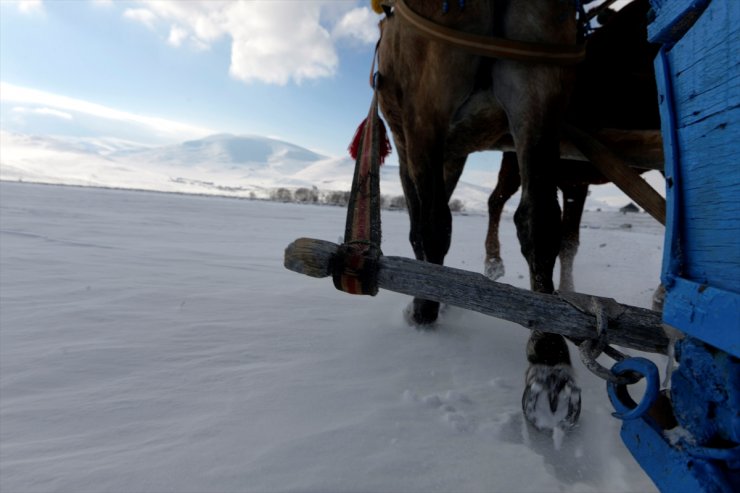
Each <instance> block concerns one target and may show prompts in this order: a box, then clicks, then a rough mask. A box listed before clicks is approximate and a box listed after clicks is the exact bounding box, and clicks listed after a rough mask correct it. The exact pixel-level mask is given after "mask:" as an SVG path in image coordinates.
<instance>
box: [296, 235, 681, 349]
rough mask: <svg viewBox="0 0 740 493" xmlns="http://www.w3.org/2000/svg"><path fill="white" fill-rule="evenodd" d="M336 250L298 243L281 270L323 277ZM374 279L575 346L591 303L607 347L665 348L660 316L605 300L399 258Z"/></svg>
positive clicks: (589, 324) (388, 260)
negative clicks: (598, 308)
mask: <svg viewBox="0 0 740 493" xmlns="http://www.w3.org/2000/svg"><path fill="white" fill-rule="evenodd" d="M338 248H339V246H338V245H337V244H335V243H332V242H329V241H323V240H315V239H311V238H299V239H297V240H296V241H294V242H293V243H291V244H290V245H289V246H288V247H287V248H286V250H285V260H284V264H285V267H286V268H288V269H290V270H292V271H294V272H298V273H300V274H305V275H307V276H311V277H317V278H322V277H328V276H330V275H331V274H332V267H333V265H334V264H333V262H334V256H335V255H336V254H337V249H338ZM377 277H378V286H379V287H380V288H382V289H387V290H389V291H394V292H397V293H403V294H407V295H410V296H415V297H419V298H423V299H427V300H432V301H438V302H441V303H447V304H450V305H454V306H458V307H461V308H466V309H468V310H474V311H477V312H480V313H483V314H486V315H491V316H493V317H496V318H501V319H504V320H509V321H511V322H515V323H517V324H519V325H522V326H524V327H527V328H530V329H538V330H542V331H545V332H554V333H558V334H562V335H564V336H567V337H569V338H571V339H575V340H582V339H590V338H595V337H596V317H595V316H594V315H591V314H590V313H587V312H586V311H584V310H582V309H579V308H577V307H576V305H578V306H583V305H585V304H589V303H591V302H592V301H593V300H594V299H595V300H597V301H598V302H599V303H602V304H603V305H604V306H606V307H607V308H608V312H609V313H610V320H609V330H608V339H609V342H610V343H613V344H616V345H619V346H623V347H628V348H632V349H639V350H642V351H649V352H654V353H663V354H665V353H666V351H667V348H668V338H667V337H666V335H665V333H664V332H663V328H662V323H661V314H660V313H658V312H655V311H652V310H647V309H644V308H638V307H633V306H628V305H621V304H619V303H617V302H616V301H614V300H612V299H610V298H601V297H591V296H588V295H582V294H573V295H569V296H568V299H569V301H566V299H564V298H563V297H560V296H558V295H547V294H542V293H535V292H532V291H529V290H526V289H520V288H515V287H513V286H510V285H508V284H503V283H499V282H494V281H491V280H490V279H488V278H487V277H485V276H484V275H482V274H477V273H473V272H468V271H465V270H461V269H455V268H451V267H444V266H441V265H435V264H431V263H428V262H421V261H418V260H412V259H407V258H403V257H386V256H381V257H380V260H379V262H378V276H377Z"/></svg>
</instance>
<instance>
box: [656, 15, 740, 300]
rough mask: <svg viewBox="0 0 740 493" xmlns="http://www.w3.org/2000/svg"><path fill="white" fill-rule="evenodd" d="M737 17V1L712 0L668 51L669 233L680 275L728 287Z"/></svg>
mask: <svg viewBox="0 0 740 493" xmlns="http://www.w3.org/2000/svg"><path fill="white" fill-rule="evenodd" d="M739 21H740V2H737V1H729V2H728V1H714V2H712V3H711V4H710V5H709V7H708V8H707V9H706V10H705V11H704V13H703V14H702V15H701V17H700V18H699V19H698V21H696V23H695V24H694V25H693V27H692V28H691V30H689V31H688V32H687V33H686V34H685V35H684V36H683V38H682V39H680V40H678V41H677V42H676V43H675V45H674V46H673V47H672V49H671V50H670V51H669V52H668V62H669V66H670V73H669V74H668V75H669V76H670V80H671V83H672V85H673V91H674V97H673V101H672V104H673V109H674V111H675V115H676V132H677V142H676V143H675V144H676V145H677V147H674V148H672V149H671V150H668V147H666V153H667V155H673V153H677V155H678V156H679V161H680V171H679V174H680V177H679V178H680V183H679V185H678V189H675V190H670V189H669V190H668V199H669V201H671V200H674V198H675V199H676V200H677V203H678V206H677V212H678V218H677V219H676V221H677V225H676V228H678V230H677V231H676V232H675V233H671V234H672V235H676V234H677V235H678V238H679V241H678V244H680V256H681V261H682V264H683V265H682V267H681V276H682V277H684V278H685V279H688V280H692V281H694V282H697V283H705V284H708V285H710V286H712V287H715V288H718V289H722V290H728V291H731V292H734V293H740V160H739V159H738V156H739V155H740V58H739V57H738V56H737V53H738V52H739V51H740V25H739V24H740V22H739ZM661 73H662V72H661ZM661 80H662V79H661V77H658V82H659V86H661V84H662V83H661ZM660 92H661V98H662V97H663V92H664V90H663V89H662V88H661V89H660ZM664 104H671V102H665V103H662V104H661V106H663V105H664ZM663 116H666V115H663ZM670 174H671V172H669V178H671V179H672V178H674V177H672V176H670ZM674 229H675V228H674ZM669 290H670V288H669Z"/></svg>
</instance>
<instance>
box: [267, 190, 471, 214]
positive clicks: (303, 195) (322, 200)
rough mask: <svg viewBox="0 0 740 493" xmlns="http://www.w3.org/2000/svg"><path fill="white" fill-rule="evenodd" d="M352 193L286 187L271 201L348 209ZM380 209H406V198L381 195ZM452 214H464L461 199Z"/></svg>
mask: <svg viewBox="0 0 740 493" xmlns="http://www.w3.org/2000/svg"><path fill="white" fill-rule="evenodd" d="M349 196H350V193H349V192H348V191H345V190H342V191H339V190H332V191H320V190H319V189H318V188H316V187H312V188H306V187H301V188H296V189H290V188H285V187H280V188H275V189H273V190H272V192H271V193H270V200H274V201H277V202H295V203H299V204H326V205H337V206H340V207H346V206H347V204H348V203H349ZM380 207H381V208H382V209H391V210H392V209H406V198H405V197H404V196H403V195H395V196H390V195H381V196H380ZM450 210H451V211H452V212H462V211H463V210H465V204H464V203H463V202H462V201H461V200H460V199H452V200H451V201H450Z"/></svg>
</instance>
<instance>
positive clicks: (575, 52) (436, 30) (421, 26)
mask: <svg viewBox="0 0 740 493" xmlns="http://www.w3.org/2000/svg"><path fill="white" fill-rule="evenodd" d="M395 12H396V13H397V14H398V15H399V16H400V17H401V18H402V19H403V20H405V21H406V22H408V23H409V24H410V25H411V26H412V27H414V28H415V29H416V30H417V31H419V33H420V34H421V35H423V36H425V37H427V38H429V39H432V40H435V41H440V42H442V43H447V44H449V45H452V46H455V47H457V48H460V49H463V50H465V51H468V52H470V53H474V54H476V55H481V56H485V57H491V58H503V59H508V60H518V61H522V62H531V63H548V64H554V65H575V64H577V63H579V62H581V61H583V59H584V58H585V57H586V45H585V44H579V45H562V44H547V43H531V42H527V41H513V40H510V39H504V38H498V37H495V36H480V35H477V34H470V33H466V32H463V31H458V30H456V29H451V28H449V27H446V26H442V25H440V24H437V23H436V22H433V21H430V20H429V19H425V18H424V17H422V16H420V15H419V14H417V13H416V12H414V11H413V10H411V8H410V7H409V6H408V5H407V4H406V0H396V4H395Z"/></svg>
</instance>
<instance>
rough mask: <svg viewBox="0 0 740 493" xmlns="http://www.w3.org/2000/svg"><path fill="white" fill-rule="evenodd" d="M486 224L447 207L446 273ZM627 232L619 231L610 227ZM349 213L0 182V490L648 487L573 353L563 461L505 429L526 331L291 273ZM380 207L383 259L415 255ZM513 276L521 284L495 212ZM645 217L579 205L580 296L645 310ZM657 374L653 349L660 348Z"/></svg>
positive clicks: (508, 228) (401, 219)
mask: <svg viewBox="0 0 740 493" xmlns="http://www.w3.org/2000/svg"><path fill="white" fill-rule="evenodd" d="M485 224H486V219H485V217H484V216H482V215H463V216H456V217H455V218H454V232H453V245H452V249H451V252H450V255H449V257H448V262H447V263H448V265H452V266H455V267H461V268H467V269H470V270H474V271H480V270H481V268H482V264H483V246H482V245H483V237H484V233H485ZM626 224H630V225H631V227H629V228H628V227H626V226H624V225H626ZM343 226H344V210H342V209H340V208H335V207H321V206H299V205H293V204H279V203H273V202H262V201H249V200H237V199H227V198H218V197H202V196H188V195H178V194H162V193H146V192H130V191H128V192H127V191H114V190H101V189H94V188H75V187H61V186H43V185H30V184H19V183H7V182H3V183H0V303H1V306H0V413H1V415H0V491H2V492H4V493H5V492H7V493H11V492H44V491H60V492H100V491H111V492H123V491H130V492H165V491H176V492H235V491H248V492H273V491H312V492H319V491H321V492H340V491H342V492H349V491H354V492H359V491H363V492H367V491H373V492H433V491H438V492H458V491H459V492H463V491H475V492H483V491H485V492H489V491H503V492H508V491H531V492H545V491H552V492H561V491H575V492H586V491H599V492H601V491H608V492H622V491H623V492H627V491H629V492H632V491H653V490H654V487H653V485H652V483H651V482H650V481H649V479H648V478H647V477H646V475H645V474H644V473H643V472H642V470H641V469H640V467H639V466H638V465H637V464H636V463H635V462H634V461H633V459H632V458H631V456H630V455H629V453H628V451H627V450H626V449H625V448H624V446H623V445H622V443H621V440H620V439H619V434H618V432H619V422H617V421H616V420H615V419H613V418H611V416H610V411H611V406H610V404H609V402H608V399H607V397H606V392H605V389H604V387H605V386H604V383H603V382H602V381H600V380H599V379H597V378H596V377H594V376H592V375H591V374H590V373H588V372H587V371H586V370H585V369H583V367H582V366H580V364H578V363H577V366H576V370H577V373H578V378H579V382H580V384H581V385H582V387H583V404H584V409H583V413H582V416H581V422H580V423H581V424H580V426H579V427H578V428H577V429H576V430H575V431H573V432H572V433H571V434H570V435H568V436H566V437H565V440H564V443H563V444H562V447H561V449H560V450H559V451H556V450H555V449H554V447H553V440H552V438H551V437H549V436H546V435H544V434H542V433H539V432H535V431H532V430H529V429H528V428H527V427H526V426H524V425H523V423H522V416H521V411H520V399H521V392H522V385H523V378H524V370H525V367H526V361H525V357H524V343H525V341H526V338H527V332H526V330H524V329H522V328H521V327H519V326H516V325H513V324H510V323H507V322H503V321H498V320H495V319H492V318H488V317H485V316H482V315H478V314H476V313H470V312H465V311H463V310H460V309H456V308H448V309H447V310H446V311H445V312H444V315H443V318H442V320H441V321H440V323H439V324H438V327H437V330H436V331H434V332H417V331H416V330H414V329H412V328H410V327H408V326H407V325H406V324H405V322H404V321H403V317H402V310H403V308H404V306H405V305H406V304H407V303H408V298H407V297H405V296H402V295H397V294H394V293H388V292H382V293H381V294H379V295H378V296H377V297H375V298H368V297H352V296H349V295H346V294H343V293H340V292H338V291H336V290H335V289H334V288H333V286H332V283H331V282H330V281H329V280H327V279H323V280H317V279H311V278H308V277H304V276H299V275H297V274H294V273H292V272H289V271H287V270H285V269H284V268H283V266H282V256H283V249H284V248H285V246H287V245H288V243H290V242H291V241H292V240H294V239H295V238H297V237H299V236H309V237H315V238H322V239H328V240H331V241H337V240H338V238H339V236H340V235H341V234H342V231H343ZM407 226H408V220H407V218H406V215H405V213H403V212H389V211H384V212H383V228H384V230H383V232H384V244H383V250H384V252H385V253H386V254H389V255H404V256H409V255H410V254H411V249H410V247H409V246H408V244H407V241H406V238H407V231H406V229H407ZM501 234H502V243H503V256H504V260H505V262H506V264H507V275H506V277H504V278H503V279H502V280H501V281H502V282H506V283H510V284H514V285H517V286H526V285H527V284H528V280H527V279H526V272H527V270H526V266H525V263H524V261H523V259H522V258H521V255H520V254H519V252H518V246H517V242H516V235H515V232H514V226H513V224H512V220H511V215H510V214H505V216H504V220H503V224H502V229H501ZM662 238H663V231H662V228H661V227H660V226H659V225H658V224H657V223H656V222H654V221H653V220H652V219H650V218H649V217H647V216H646V215H645V214H633V215H628V216H625V215H621V214H619V213H616V212H601V213H595V212H592V213H586V215H585V218H584V228H583V229H582V241H581V250H580V252H579V256H578V257H577V259H576V269H575V275H576V288H577V289H578V290H579V291H582V292H591V293H595V294H600V295H606V296H612V297H614V298H616V299H617V300H619V301H621V302H624V303H630V304H634V305H640V306H649V304H650V297H651V293H652V290H653V289H654V288H655V287H656V285H657V283H658V274H659V270H660V259H661V251H662ZM656 361H659V362H660V359H656Z"/></svg>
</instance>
